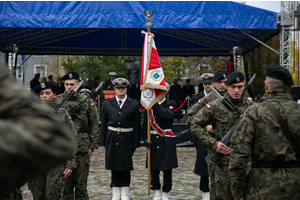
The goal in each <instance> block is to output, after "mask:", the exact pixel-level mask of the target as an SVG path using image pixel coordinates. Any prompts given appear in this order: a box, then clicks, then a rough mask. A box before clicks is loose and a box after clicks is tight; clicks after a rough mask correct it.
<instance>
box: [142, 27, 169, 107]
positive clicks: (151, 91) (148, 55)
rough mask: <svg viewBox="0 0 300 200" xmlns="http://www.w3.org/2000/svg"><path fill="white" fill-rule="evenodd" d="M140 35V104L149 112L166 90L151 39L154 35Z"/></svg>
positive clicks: (149, 33)
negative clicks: (142, 43) (143, 37)
mask: <svg viewBox="0 0 300 200" xmlns="http://www.w3.org/2000/svg"><path fill="white" fill-rule="evenodd" d="M142 35H143V36H145V39H144V46H143V56H142V66H141V84H140V85H141V90H142V92H141V104H142V106H143V107H144V108H145V109H146V110H149V109H150V108H151V107H152V106H153V105H154V104H155V103H156V102H157V101H158V100H159V99H160V98H161V97H163V96H164V95H165V94H167V92H168V90H167V87H166V81H165V76H164V72H163V69H162V67H161V64H160V61H159V57H158V53H157V49H156V46H155V42H154V39H153V38H154V34H152V33H151V32H145V31H142Z"/></svg>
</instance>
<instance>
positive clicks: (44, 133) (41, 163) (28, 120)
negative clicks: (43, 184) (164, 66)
mask: <svg viewBox="0 0 300 200" xmlns="http://www.w3.org/2000/svg"><path fill="white" fill-rule="evenodd" d="M0 82H1V85H0V130H1V134H0V162H1V166H0V199H3V198H4V197H5V195H6V193H8V192H10V191H12V190H13V189H14V188H16V187H18V186H20V185H23V184H24V183H26V182H27V181H29V180H31V179H34V178H36V177H37V176H40V175H44V174H45V173H47V172H48V171H49V170H50V169H52V168H54V167H56V166H57V165H59V164H61V163H63V162H64V161H65V160H67V159H69V158H70V157H71V156H72V152H73V151H74V149H75V146H76V143H75V140H74V136H73V135H72V133H71V132H70V128H69V127H68V126H67V125H66V123H65V122H63V121H62V120H61V117H59V116H58V115H57V114H56V113H54V112H53V109H52V108H51V107H50V106H49V105H46V104H44V103H42V102H41V101H40V100H39V99H36V98H34V97H33V96H32V94H31V93H30V92H28V91H27V90H26V89H25V88H24V87H22V86H21V85H20V83H18V82H17V81H16V80H12V79H11V78H10V77H9V70H8V68H7V66H6V65H5V64H4V63H3V62H1V61H0Z"/></svg>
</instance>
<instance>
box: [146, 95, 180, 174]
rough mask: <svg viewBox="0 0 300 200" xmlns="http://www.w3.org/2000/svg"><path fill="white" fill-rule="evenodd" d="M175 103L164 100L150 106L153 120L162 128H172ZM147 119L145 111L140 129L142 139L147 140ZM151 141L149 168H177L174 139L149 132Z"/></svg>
mask: <svg viewBox="0 0 300 200" xmlns="http://www.w3.org/2000/svg"><path fill="white" fill-rule="evenodd" d="M175 105H176V104H175V103H174V102H171V101H168V100H165V101H164V102H163V103H162V104H161V105H159V104H158V103H156V104H154V106H153V107H152V109H153V114H154V117H155V121H156V122H157V124H158V125H159V126H160V127H161V128H162V129H172V123H173V111H174V107H175ZM147 120H148V119H147V113H145V117H144V123H143V129H142V139H143V140H144V141H146V140H147ZM151 130H152V128H151ZM151 141H152V146H151V169H153V170H158V171H160V170H168V169H173V168H177V167H178V162H177V153H176V139H175V138H174V137H161V136H160V135H157V134H151ZM146 165H147V162H146Z"/></svg>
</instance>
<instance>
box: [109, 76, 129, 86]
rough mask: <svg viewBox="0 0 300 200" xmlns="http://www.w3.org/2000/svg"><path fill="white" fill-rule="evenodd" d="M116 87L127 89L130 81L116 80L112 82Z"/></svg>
mask: <svg viewBox="0 0 300 200" xmlns="http://www.w3.org/2000/svg"><path fill="white" fill-rule="evenodd" d="M112 84H113V85H114V87H125V88H126V87H127V85H129V81H128V80H127V79H125V78H116V79H114V80H113V81H112Z"/></svg>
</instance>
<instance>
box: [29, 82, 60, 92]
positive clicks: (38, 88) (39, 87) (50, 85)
mask: <svg viewBox="0 0 300 200" xmlns="http://www.w3.org/2000/svg"><path fill="white" fill-rule="evenodd" d="M56 88H57V84H56V83H54V82H53V81H45V82H42V83H40V84H39V85H37V86H36V87H35V88H34V91H35V92H36V93H38V94H39V93H40V92H41V91H42V90H46V89H51V90H52V92H53V93H55V94H56Z"/></svg>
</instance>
